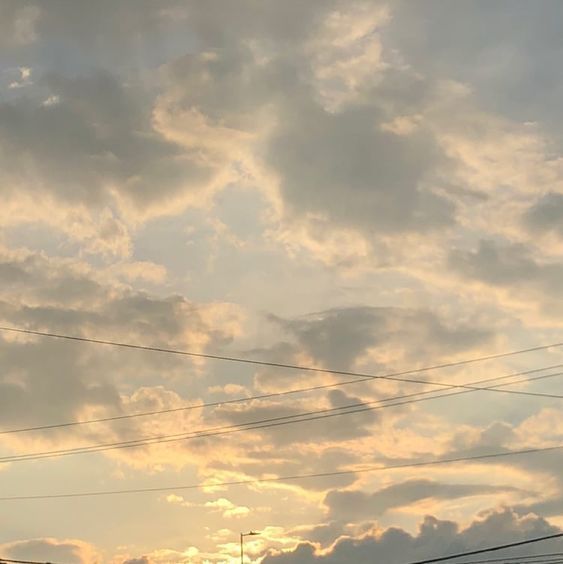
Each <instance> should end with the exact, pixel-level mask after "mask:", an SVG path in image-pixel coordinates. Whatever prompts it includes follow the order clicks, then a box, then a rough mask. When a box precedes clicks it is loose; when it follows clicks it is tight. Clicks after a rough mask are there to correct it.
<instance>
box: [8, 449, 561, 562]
mask: <svg viewBox="0 0 563 564" xmlns="http://www.w3.org/2000/svg"><path fill="white" fill-rule="evenodd" d="M562 448H563V444H561V445H554V446H550V447H541V448H528V449H524V450H512V451H503V452H495V453H489V454H480V455H473V456H460V457H455V458H442V459H438V460H429V461H421V462H408V463H403V464H393V465H388V466H368V467H364V468H356V469H353V470H337V471H333V472H316V473H314V474H294V475H290V476H278V477H275V478H274V477H273V478H257V479H252V480H235V481H229V482H214V483H209V482H208V483H199V484H190V485H179V486H164V487H155V488H134V489H123V490H98V491H86V492H72V493H60V494H40V495H17V496H4V497H0V501H21V500H38V499H63V498H74V497H96V496H105V495H119V494H136V493H155V492H167V491H174V490H196V489H204V488H211V487H213V488H216V487H231V486H248V485H254V484H265V483H271V482H289V481H297V480H304V479H310V478H328V477H335V476H347V475H350V474H362V473H366V472H382V471H385V470H401V469H404V468H419V467H422V466H439V465H441V464H454V463H457V462H474V461H478V460H493V459H498V458H506V457H510V456H524V455H528V454H538V453H544V452H553V451H557V450H561V449H562ZM413 564H418V563H413Z"/></svg>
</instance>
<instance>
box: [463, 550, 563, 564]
mask: <svg viewBox="0 0 563 564" xmlns="http://www.w3.org/2000/svg"><path fill="white" fill-rule="evenodd" d="M555 557H557V558H555ZM561 557H563V552H548V553H543V554H526V555H522V554H518V555H515V556H511V557H506V558H488V559H486V560H465V561H464V562H463V563H462V564H490V563H491V562H506V561H507V560H529V559H531V560H534V562H535V561H536V559H538V558H541V559H543V561H545V562H547V561H548V559H551V560H554V559H556V560H561Z"/></svg>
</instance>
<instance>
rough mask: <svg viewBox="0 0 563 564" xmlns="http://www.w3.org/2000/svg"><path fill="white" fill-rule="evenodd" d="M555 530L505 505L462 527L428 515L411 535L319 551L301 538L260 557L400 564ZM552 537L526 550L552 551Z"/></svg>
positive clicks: (393, 533)
mask: <svg viewBox="0 0 563 564" xmlns="http://www.w3.org/2000/svg"><path fill="white" fill-rule="evenodd" d="M554 532H559V529H557V527H554V526H553V525H550V524H549V523H548V522H547V521H546V520H545V519H543V518H541V517H537V516H534V515H528V516H526V517H520V516H518V515H517V514H516V513H515V512H514V511H512V510H510V509H508V508H507V509H503V510H500V511H498V512H491V513H488V514H486V515H484V516H481V517H480V518H479V519H478V520H475V521H473V523H471V524H470V525H469V526H468V527H467V528H465V529H460V528H459V526H458V525H457V524H456V523H454V522H452V521H440V520H438V519H436V518H435V517H430V516H429V517H426V518H425V519H424V521H423V522H422V524H421V525H420V527H419V530H418V534H417V535H415V536H412V535H410V534H409V533H407V532H406V531H404V530H402V529H399V528H389V529H387V530H385V531H384V532H383V533H382V534H378V535H377V537H376V536H375V535H367V536H365V537H363V538H341V539H340V540H338V541H337V542H336V543H335V544H334V546H333V547H332V548H331V549H330V550H329V551H328V552H326V553H324V554H322V555H321V554H316V552H315V547H314V545H312V544H309V543H302V544H300V545H299V546H297V548H295V550H293V551H291V552H287V553H284V554H279V555H269V556H266V558H265V559H264V562H265V563H266V564H272V563H281V564H308V563H311V562H326V563H327V564H348V563H349V562H357V563H358V564H364V563H365V564H368V563H371V562H386V563H389V564H400V563H401V562H409V561H413V560H420V559H423V558H431V557H434V556H442V555H446V554H451V553H455V552H462V551H465V550H472V549H479V548H485V547H488V546H494V545H497V544H499V543H505V542H506V543H508V542H513V541H519V540H522V539H523V538H533V537H536V536H541V535H547V534H550V533H554ZM556 542H557V541H553V542H546V543H542V545H541V546H534V547H531V548H530V551H529V554H538V553H541V552H550V551H551V550H556V549H557V544H556ZM511 554H516V552H514V551H513V552H506V555H511Z"/></svg>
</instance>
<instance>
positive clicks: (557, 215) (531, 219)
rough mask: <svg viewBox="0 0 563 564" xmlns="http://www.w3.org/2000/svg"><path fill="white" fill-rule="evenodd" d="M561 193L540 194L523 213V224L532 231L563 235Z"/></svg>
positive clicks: (562, 200) (562, 197) (562, 199)
mask: <svg viewBox="0 0 563 564" xmlns="http://www.w3.org/2000/svg"><path fill="white" fill-rule="evenodd" d="M562 219H563V194H558V193H554V192H552V193H548V194H545V195H544V196H542V197H541V198H540V199H539V200H538V201H537V202H536V203H535V204H534V205H533V206H532V207H531V208H530V209H529V210H527V212H526V213H525V215H524V224H525V225H526V226H527V227H528V228H529V229H530V230H531V231H532V232H534V233H549V232H553V233H555V234H556V235H557V236H558V237H561V236H563V227H562V225H563V224H562V223H561V220H562Z"/></svg>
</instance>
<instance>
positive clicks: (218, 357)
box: [0, 326, 563, 383]
mask: <svg viewBox="0 0 563 564" xmlns="http://www.w3.org/2000/svg"><path fill="white" fill-rule="evenodd" d="M0 331H10V332H13V333H23V334H26V335H36V336H40V337H51V338H54V339H65V340H69V341H77V342H81V343H93V344H98V345H109V346H113V347H122V348H128V349H136V350H143V351H152V352H160V353H166V354H176V355H181V356H189V357H194V358H205V359H210V360H224V361H227V362H237V363H241V364H253V365H258V366H269V367H274V368H288V369H291V370H302V371H307V372H321V373H326V374H337V375H340V376H353V377H360V378H368V379H380V378H386V379H391V377H396V376H405V375H407V374H419V373H421V372H428V371H430V370H440V369H442V368H451V367H453V366H463V365H466V364H473V363H476V362H484V361H487V360H494V359H498V358H506V357H509V356H515V355H519V354H525V353H530V352H537V351H542V350H546V349H552V348H557V347H562V346H563V342H560V343H550V344H548V345H538V346H535V347H529V348H527V349H519V350H514V351H508V352H502V353H496V354H491V355H486V356H480V357H474V358H469V359H464V360H456V361H453V362H447V363H443V364H435V365H432V366H425V367H422V368H412V369H409V370H403V371H400V372H394V373H392V374H388V375H385V376H377V375H374V374H364V373H361V372H351V371H348V370H334V369H331V368H320V367H316V366H301V365H298V364H286V363H281V362H268V361H265V360H256V359H250V358H241V357H234V356H223V355H217V354H206V353H196V352H192V351H182V350H177V349H169V348H163V347H152V346H145V345H136V344H132V343H122V342H119V341H106V340H102V339H92V338H89V337H77V336H75V335H64V334H62V333H50V332H46V331H34V330H31V329H21V328H16V327H2V326H0ZM411 381H412V380H411ZM424 383H426V382H424Z"/></svg>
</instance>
